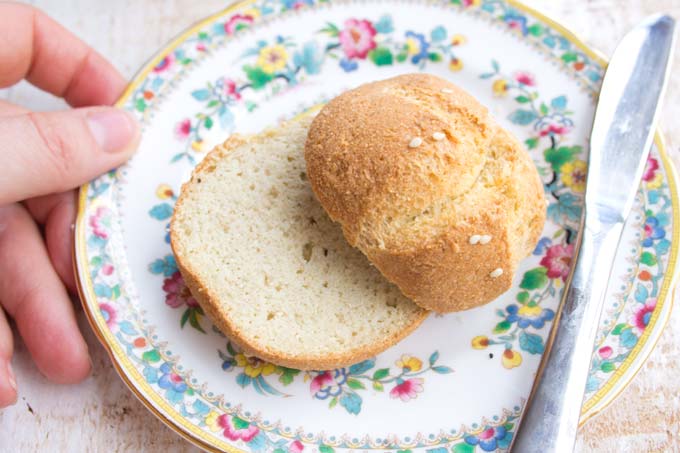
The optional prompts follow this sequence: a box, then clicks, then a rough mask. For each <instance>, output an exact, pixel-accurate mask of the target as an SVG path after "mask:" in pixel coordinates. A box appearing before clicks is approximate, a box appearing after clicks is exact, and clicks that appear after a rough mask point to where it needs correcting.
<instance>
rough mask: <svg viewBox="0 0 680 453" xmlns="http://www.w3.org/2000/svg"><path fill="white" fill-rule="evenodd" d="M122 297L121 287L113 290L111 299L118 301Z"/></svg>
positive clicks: (117, 286) (118, 286)
mask: <svg viewBox="0 0 680 453" xmlns="http://www.w3.org/2000/svg"><path fill="white" fill-rule="evenodd" d="M119 297H120V285H116V286H114V287H113V288H111V299H113V300H116V299H118V298H119Z"/></svg>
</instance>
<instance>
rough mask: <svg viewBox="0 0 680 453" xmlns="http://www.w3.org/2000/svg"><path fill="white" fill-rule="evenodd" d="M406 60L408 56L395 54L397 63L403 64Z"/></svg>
mask: <svg viewBox="0 0 680 453" xmlns="http://www.w3.org/2000/svg"><path fill="white" fill-rule="evenodd" d="M407 58H408V55H407V54H405V53H399V54H397V61H398V62H399V63H403V62H405V61H406V59H407Z"/></svg>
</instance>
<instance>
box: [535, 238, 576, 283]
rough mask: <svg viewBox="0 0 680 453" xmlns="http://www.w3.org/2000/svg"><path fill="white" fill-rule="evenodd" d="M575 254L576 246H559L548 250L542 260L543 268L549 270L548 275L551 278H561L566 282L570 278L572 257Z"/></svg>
mask: <svg viewBox="0 0 680 453" xmlns="http://www.w3.org/2000/svg"><path fill="white" fill-rule="evenodd" d="M573 254H574V244H569V245H567V246H566V247H565V246H564V245H561V244H558V245H553V246H552V247H549V248H548V251H547V252H546V254H545V256H544V257H543V259H541V262H540V264H541V266H544V267H546V268H548V272H546V275H547V276H548V277H550V278H561V279H562V280H566V279H567V277H568V276H569V269H570V268H571V257H572V255H573Z"/></svg>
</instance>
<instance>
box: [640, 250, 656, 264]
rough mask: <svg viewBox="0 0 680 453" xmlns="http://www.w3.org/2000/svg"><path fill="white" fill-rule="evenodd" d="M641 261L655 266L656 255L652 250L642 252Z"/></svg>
mask: <svg viewBox="0 0 680 453" xmlns="http://www.w3.org/2000/svg"><path fill="white" fill-rule="evenodd" d="M640 262H641V263H642V264H646V265H647V266H654V265H655V264H656V256H654V255H653V254H652V253H650V252H642V255H641V256H640Z"/></svg>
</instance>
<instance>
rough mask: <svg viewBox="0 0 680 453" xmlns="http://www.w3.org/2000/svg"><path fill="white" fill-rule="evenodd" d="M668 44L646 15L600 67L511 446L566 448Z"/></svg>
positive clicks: (525, 451)
mask: <svg viewBox="0 0 680 453" xmlns="http://www.w3.org/2000/svg"><path fill="white" fill-rule="evenodd" d="M674 43H675V20H673V18H671V17H670V16H663V15H655V16H651V17H649V18H647V19H646V20H645V21H644V22H642V23H641V24H640V25H638V26H637V27H635V28H634V29H633V30H632V31H631V32H629V33H628V34H627V35H626V36H625V37H624V38H623V40H622V41H621V42H620V43H619V45H618V46H617V48H616V50H615V51H614V55H613V56H612V59H611V61H610V63H609V66H608V67H607V72H606V74H605V78H604V81H603V84H602V90H601V92H600V99H599V102H598V104H597V110H596V112H595V120H594V122H593V130H592V133H591V136H590V157H589V170H588V180H587V191H586V195H585V213H584V219H583V228H582V232H581V235H580V237H581V239H580V240H581V243H580V250H579V252H578V255H577V258H576V262H575V264H574V268H573V270H572V276H571V284H570V286H569V288H568V289H567V294H566V297H565V299H564V301H563V303H562V307H561V311H560V313H559V315H558V316H557V319H556V321H555V325H554V326H553V330H552V332H551V339H550V340H549V342H548V344H549V345H551V346H550V349H549V353H548V354H546V357H544V359H543V363H542V366H541V368H540V369H539V372H538V374H537V380H536V382H535V383H534V388H533V389H532V393H531V396H530V397H529V401H528V403H527V407H526V408H525V411H524V414H523V416H522V419H521V423H520V426H519V429H518V431H517V433H516V434H515V438H514V442H513V446H512V450H513V452H516V453H531V452H541V453H544V452H572V451H573V449H574V442H575V440H576V431H577V430H578V421H579V416H580V414H581V405H582V402H583V396H584V393H585V384H586V379H587V376H588V369H589V368H590V362H591V358H592V353H593V344H594V342H595V336H596V333H597V327H598V324H599V320H600V314H601V312H602V305H603V300H604V296H605V290H606V289H607V282H608V280H609V274H610V272H611V268H612V264H613V261H614V256H615V254H616V249H617V246H618V243H619V239H620V237H621V231H622V229H623V224H624V222H625V220H626V218H627V217H628V214H629V213H630V210H631V208H632V205H633V200H634V198H635V193H636V192H637V189H638V186H639V184H640V179H641V177H642V172H643V169H644V166H645V163H646V161H647V156H648V155H649V148H650V147H651V145H652V140H653V136H654V125H655V123H656V119H657V116H658V113H659V105H660V99H661V97H662V96H663V93H664V91H665V87H666V81H667V79H668V74H669V72H670V61H671V55H672V52H673V47H674Z"/></svg>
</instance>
